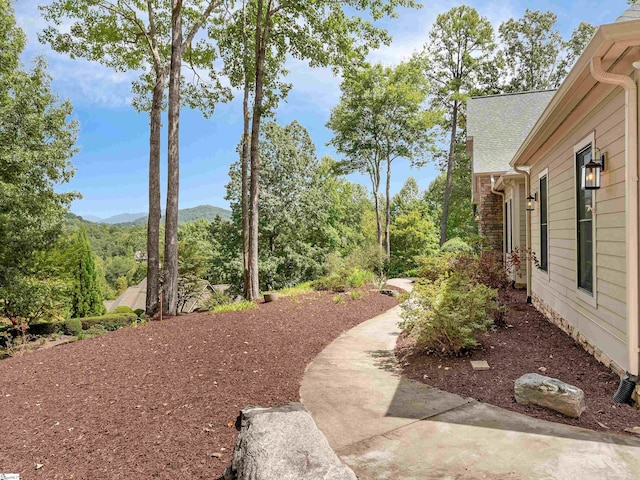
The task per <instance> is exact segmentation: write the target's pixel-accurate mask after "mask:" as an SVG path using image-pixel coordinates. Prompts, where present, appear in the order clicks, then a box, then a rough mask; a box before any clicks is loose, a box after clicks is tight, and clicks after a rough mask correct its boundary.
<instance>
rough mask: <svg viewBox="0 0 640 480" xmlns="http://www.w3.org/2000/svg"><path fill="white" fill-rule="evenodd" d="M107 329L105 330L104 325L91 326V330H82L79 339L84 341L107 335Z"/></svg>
mask: <svg viewBox="0 0 640 480" xmlns="http://www.w3.org/2000/svg"><path fill="white" fill-rule="evenodd" d="M107 331H108V330H107V329H105V328H104V327H103V326H102V325H100V324H96V325H91V327H90V328H88V329H87V330H82V331H81V332H80V333H79V334H78V339H79V340H82V339H85V338H91V337H95V336H97V335H102V334H103V333H107Z"/></svg>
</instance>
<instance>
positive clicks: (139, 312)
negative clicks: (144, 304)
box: [133, 308, 144, 318]
mask: <svg viewBox="0 0 640 480" xmlns="http://www.w3.org/2000/svg"><path fill="white" fill-rule="evenodd" d="M133 313H135V314H136V316H137V317H138V318H141V317H142V316H143V315H144V308H136V309H135V310H134V311H133Z"/></svg>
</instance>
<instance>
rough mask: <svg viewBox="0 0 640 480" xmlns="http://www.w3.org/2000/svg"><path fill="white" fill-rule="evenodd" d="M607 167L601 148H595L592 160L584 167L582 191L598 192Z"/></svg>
mask: <svg viewBox="0 0 640 480" xmlns="http://www.w3.org/2000/svg"><path fill="white" fill-rule="evenodd" d="M604 167H605V154H604V153H602V152H601V151H600V149H599V148H597V147H596V148H594V149H593V152H592V153H591V160H590V161H589V163H587V164H586V165H584V166H583V167H582V189H583V190H598V189H599V188H600V181H601V176H602V172H603V171H604Z"/></svg>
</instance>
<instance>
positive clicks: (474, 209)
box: [473, 204, 480, 222]
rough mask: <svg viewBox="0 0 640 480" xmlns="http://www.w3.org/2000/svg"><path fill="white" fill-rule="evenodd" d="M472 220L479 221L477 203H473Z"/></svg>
mask: <svg viewBox="0 0 640 480" xmlns="http://www.w3.org/2000/svg"><path fill="white" fill-rule="evenodd" d="M473 220H474V221H476V222H479V221H480V214H479V213H478V205H476V204H473Z"/></svg>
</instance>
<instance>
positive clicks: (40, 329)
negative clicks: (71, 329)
mask: <svg viewBox="0 0 640 480" xmlns="http://www.w3.org/2000/svg"><path fill="white" fill-rule="evenodd" d="M60 330H62V324H61V323H60V322H38V323H32V324H31V325H29V330H28V333H30V334H31V335H37V336H42V335H51V334H52V333H56V332H59V331H60Z"/></svg>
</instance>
